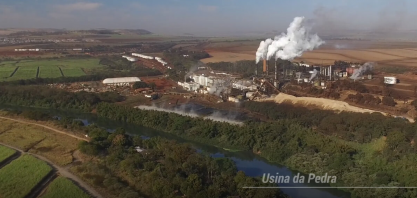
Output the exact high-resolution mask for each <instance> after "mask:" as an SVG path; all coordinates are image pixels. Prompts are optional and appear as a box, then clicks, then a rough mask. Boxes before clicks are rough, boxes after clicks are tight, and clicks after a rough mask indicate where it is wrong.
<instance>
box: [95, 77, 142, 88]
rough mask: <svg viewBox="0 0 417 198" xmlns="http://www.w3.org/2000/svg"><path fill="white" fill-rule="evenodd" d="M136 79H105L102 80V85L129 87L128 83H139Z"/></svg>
mask: <svg viewBox="0 0 417 198" xmlns="http://www.w3.org/2000/svg"><path fill="white" fill-rule="evenodd" d="M139 81H140V79H139V78H138V77H121V78H106V79H104V80H103V84H107V85H121V86H123V85H129V84H130V83H134V82H139Z"/></svg>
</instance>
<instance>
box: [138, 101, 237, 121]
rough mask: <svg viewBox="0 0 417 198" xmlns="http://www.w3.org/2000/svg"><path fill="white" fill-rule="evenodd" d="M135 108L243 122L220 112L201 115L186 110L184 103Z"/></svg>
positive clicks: (192, 110) (214, 119)
mask: <svg viewBox="0 0 417 198" xmlns="http://www.w3.org/2000/svg"><path fill="white" fill-rule="evenodd" d="M135 108H138V109H142V110H148V111H152V110H153V111H163V112H168V113H176V114H179V115H182V116H190V117H193V118H196V117H203V119H208V120H213V121H217V122H227V123H229V124H233V125H243V122H239V121H236V120H235V119H234V118H233V117H230V116H227V115H226V116H223V115H222V114H221V113H220V112H217V111H215V112H214V113H213V114H211V115H209V116H201V115H198V114H197V113H196V112H195V111H194V109H191V110H190V111H188V112H187V111H186V107H185V105H181V106H179V107H176V108H175V109H167V108H161V107H157V106H155V105H153V106H146V105H140V106H136V107H135Z"/></svg>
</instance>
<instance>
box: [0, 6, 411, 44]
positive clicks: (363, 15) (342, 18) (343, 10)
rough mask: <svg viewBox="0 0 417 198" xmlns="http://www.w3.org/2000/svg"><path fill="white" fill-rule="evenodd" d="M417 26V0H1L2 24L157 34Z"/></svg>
mask: <svg viewBox="0 0 417 198" xmlns="http://www.w3.org/2000/svg"><path fill="white" fill-rule="evenodd" d="M296 16H305V17H306V18H307V19H308V21H309V22H311V25H312V26H313V27H314V28H313V29H314V30H315V31H317V32H324V31H346V30H366V31H387V32H395V31H399V30H408V29H417V23H416V22H415V20H416V19H417V1H416V0H262V1H261V0H259V1H257V0H211V1H207V0H205V1H203V0H152V1H150V0H118V1H115V0H101V1H97V0H0V28H59V29H61V28H66V29H94V28H109V29H146V30H149V31H151V32H153V33H157V34H176V35H182V34H185V33H187V34H194V35H201V36H220V35H248V34H255V33H256V34H259V33H268V32H281V31H284V30H285V29H286V28H287V27H288V25H289V23H291V21H292V19H293V18H294V17H296Z"/></svg>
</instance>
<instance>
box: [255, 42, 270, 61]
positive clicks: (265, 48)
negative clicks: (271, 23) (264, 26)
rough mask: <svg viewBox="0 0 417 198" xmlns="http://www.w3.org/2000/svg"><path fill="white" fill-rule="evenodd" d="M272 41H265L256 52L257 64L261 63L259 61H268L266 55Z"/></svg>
mask: <svg viewBox="0 0 417 198" xmlns="http://www.w3.org/2000/svg"><path fill="white" fill-rule="evenodd" d="M272 41H273V40H272V39H270V38H269V39H266V40H265V41H261V43H260V44H259V48H258V50H257V51H256V63H258V62H259V60H261V59H262V60H266V55H267V53H268V46H269V45H271V43H272Z"/></svg>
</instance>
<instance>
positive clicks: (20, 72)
mask: <svg viewBox="0 0 417 198" xmlns="http://www.w3.org/2000/svg"><path fill="white" fill-rule="evenodd" d="M37 71H38V67H33V68H30V67H27V68H25V67H19V69H17V71H16V73H14V75H13V76H12V77H10V78H7V80H20V79H31V78H36V72H37Z"/></svg>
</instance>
